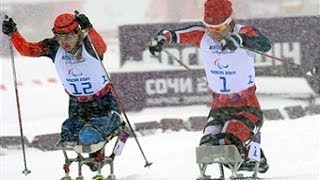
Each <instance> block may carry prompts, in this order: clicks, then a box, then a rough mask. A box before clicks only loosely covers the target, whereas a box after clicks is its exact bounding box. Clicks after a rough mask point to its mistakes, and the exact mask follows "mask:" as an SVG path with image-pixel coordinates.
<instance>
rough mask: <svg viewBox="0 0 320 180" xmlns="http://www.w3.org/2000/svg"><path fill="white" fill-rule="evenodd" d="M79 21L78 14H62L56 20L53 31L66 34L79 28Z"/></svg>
mask: <svg viewBox="0 0 320 180" xmlns="http://www.w3.org/2000/svg"><path fill="white" fill-rule="evenodd" d="M78 27H79V23H78V22H77V21H76V16H75V15H73V14H69V13H64V14H60V15H59V16H57V17H56V19H55V20H54V27H53V28H52V31H53V33H57V34H66V33H69V32H72V31H74V30H77V29H78Z"/></svg>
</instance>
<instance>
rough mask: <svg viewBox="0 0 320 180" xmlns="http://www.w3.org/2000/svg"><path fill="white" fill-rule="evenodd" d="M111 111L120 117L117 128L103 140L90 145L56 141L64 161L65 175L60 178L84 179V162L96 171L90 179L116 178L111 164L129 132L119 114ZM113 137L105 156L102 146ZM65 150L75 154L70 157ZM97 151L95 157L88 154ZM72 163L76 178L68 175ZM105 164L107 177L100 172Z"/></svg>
mask: <svg viewBox="0 0 320 180" xmlns="http://www.w3.org/2000/svg"><path fill="white" fill-rule="evenodd" d="M112 113H116V114H117V115H118V116H119V117H120V123H119V124H120V126H119V128H117V129H115V130H114V131H113V132H112V133H111V134H110V135H109V136H108V137H107V138H105V140H104V141H102V142H99V143H96V144H90V145H80V144H79V143H70V142H62V141H61V140H60V141H59V142H58V143H57V145H56V146H57V147H58V148H59V149H61V150H62V152H63V155H64V158H65V163H64V165H63V169H64V172H65V176H64V177H62V178H61V179H60V180H84V179H85V178H84V176H83V173H82V166H83V165H86V164H91V165H94V167H95V170H94V171H97V174H96V175H95V176H94V177H92V180H116V176H115V175H114V166H113V161H114V157H115V156H118V155H120V154H121V152H122V149H123V146H124V143H125V142H126V140H127V138H128V137H129V133H128V132H127V130H125V129H124V127H125V123H124V121H123V119H122V117H121V115H120V114H119V113H117V112H115V111H112ZM85 126H90V125H85ZM114 137H118V138H117V140H116V142H115V145H114V148H113V151H112V154H111V155H110V156H106V155H105V154H104V147H105V146H106V144H107V143H108V142H109V141H110V140H111V139H112V138H114ZM67 151H74V152H75V153H76V156H75V157H72V158H70V157H69V155H68V153H67ZM99 151H102V153H101V154H99V155H98V156H97V157H90V156H89V154H93V153H97V152H99ZM86 154H87V155H86ZM72 163H77V165H78V175H77V177H76V179H73V178H72V177H71V176H70V165H71V164H72ZM106 164H108V165H109V166H110V174H109V175H108V176H107V177H105V176H103V174H102V172H101V170H102V168H103V166H104V165H106Z"/></svg>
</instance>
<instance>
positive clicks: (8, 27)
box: [2, 18, 17, 36]
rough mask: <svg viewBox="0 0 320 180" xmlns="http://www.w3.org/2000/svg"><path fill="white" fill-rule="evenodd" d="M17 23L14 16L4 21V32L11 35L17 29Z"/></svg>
mask: <svg viewBox="0 0 320 180" xmlns="http://www.w3.org/2000/svg"><path fill="white" fill-rule="evenodd" d="M16 25H17V24H16V23H15V22H14V21H13V20H12V18H9V19H6V20H4V21H3V22H2V32H3V34H6V35H8V36H11V35H12V34H13V33H14V32H16V31H17V27H16Z"/></svg>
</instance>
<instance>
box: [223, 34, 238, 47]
mask: <svg viewBox="0 0 320 180" xmlns="http://www.w3.org/2000/svg"><path fill="white" fill-rule="evenodd" d="M241 45H242V38H241V36H240V35H239V34H230V35H228V36H227V37H225V38H223V39H222V40H220V46H221V50H225V49H229V50H232V51H234V50H236V49H237V48H239V47H240V46H241Z"/></svg>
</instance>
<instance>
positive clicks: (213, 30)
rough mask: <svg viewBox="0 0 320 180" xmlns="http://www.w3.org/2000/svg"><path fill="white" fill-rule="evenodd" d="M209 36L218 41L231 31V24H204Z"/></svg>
mask: <svg viewBox="0 0 320 180" xmlns="http://www.w3.org/2000/svg"><path fill="white" fill-rule="evenodd" d="M205 26H206V28H207V30H208V32H209V34H210V36H211V37H212V38H213V39H214V40H215V41H220V40H221V39H223V38H225V37H226V36H227V35H228V34H229V32H230V31H231V25H230V22H229V23H224V24H221V25H218V26H211V25H209V24H205Z"/></svg>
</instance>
